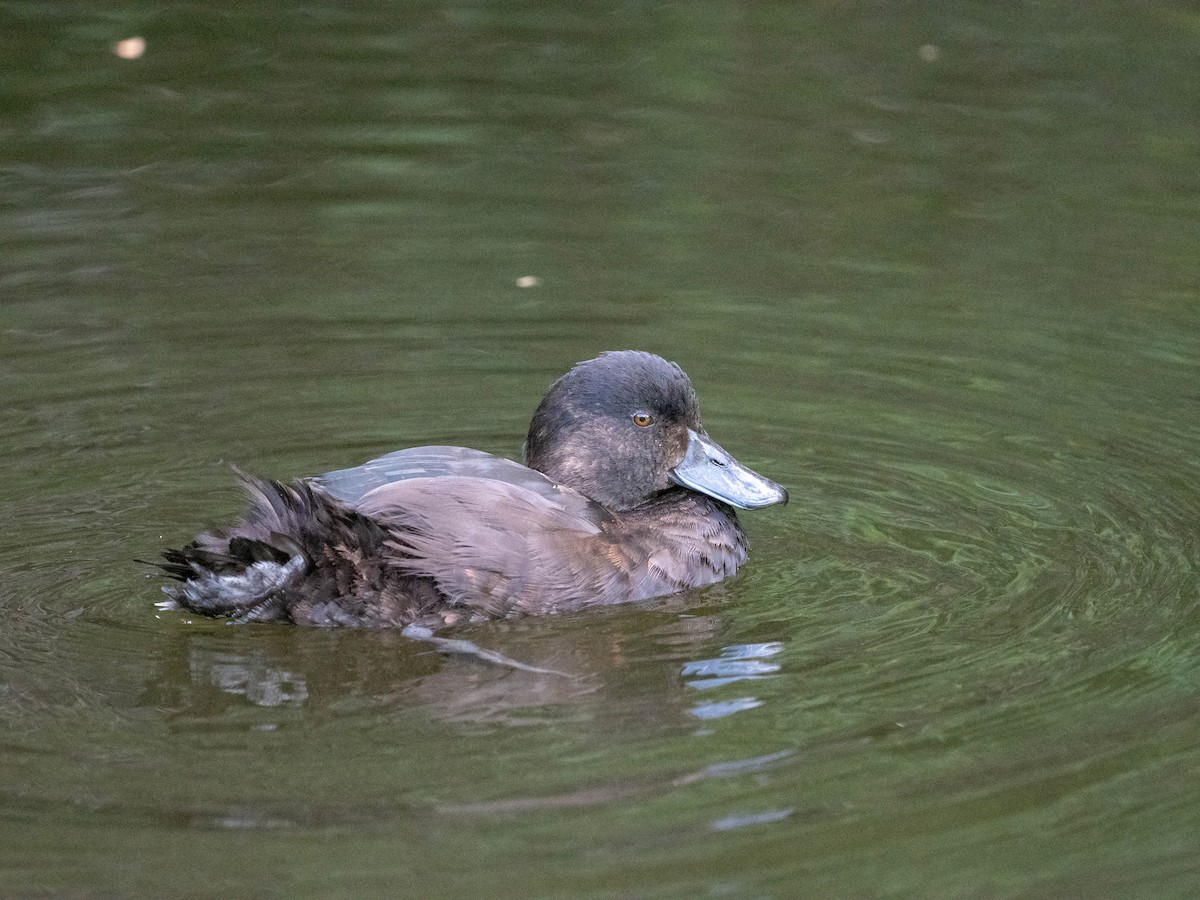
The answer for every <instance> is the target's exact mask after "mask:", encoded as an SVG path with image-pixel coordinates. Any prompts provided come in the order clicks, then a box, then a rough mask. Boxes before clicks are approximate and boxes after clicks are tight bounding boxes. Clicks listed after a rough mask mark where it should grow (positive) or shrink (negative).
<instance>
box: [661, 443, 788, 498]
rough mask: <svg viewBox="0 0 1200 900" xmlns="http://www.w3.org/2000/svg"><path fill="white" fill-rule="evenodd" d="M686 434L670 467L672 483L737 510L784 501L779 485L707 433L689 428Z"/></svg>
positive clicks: (783, 494) (782, 488)
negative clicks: (680, 456)
mask: <svg viewBox="0 0 1200 900" xmlns="http://www.w3.org/2000/svg"><path fill="white" fill-rule="evenodd" d="M688 436H689V438H688V446H687V452H686V453H684V455H683V459H682V460H681V461H680V463H679V465H677V466H676V467H675V468H674V469H672V470H671V480H672V481H673V482H675V483H676V484H678V485H680V486H681V487H685V488H689V489H690V490H693V491H699V492H700V493H701V494H708V496H710V497H715V498H716V499H717V500H720V501H721V502H723V503H728V504H729V505H730V506H736V507H738V508H739V509H757V508H758V507H760V506H773V505H774V504H776V503H787V500H788V492H787V490H786V489H785V488H784V487H783V486H782V485H778V484H776V483H775V482H773V481H771V479H769V478H763V476H761V475H759V474H758V473H757V472H755V471H754V470H753V469H747V468H746V467H745V466H743V465H742V464H741V463H740V462H738V461H737V460H736V459H734V458H733V456H732V455H730V453H729V452H728V451H727V450H726V449H725V448H724V447H722V446H721V445H720V444H718V443H717V442H716V441H714V440H713V439H712V438H710V437H709V436H708V435H705V434H698V433H696V432H695V431H689V432H688Z"/></svg>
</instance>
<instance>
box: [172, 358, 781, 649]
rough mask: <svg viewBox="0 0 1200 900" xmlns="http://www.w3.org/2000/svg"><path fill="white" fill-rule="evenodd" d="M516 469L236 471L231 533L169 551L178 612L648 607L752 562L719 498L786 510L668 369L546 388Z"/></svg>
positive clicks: (342, 618)
mask: <svg viewBox="0 0 1200 900" xmlns="http://www.w3.org/2000/svg"><path fill="white" fill-rule="evenodd" d="M526 459H527V461H528V464H529V465H528V466H522V465H520V464H518V463H515V462H512V461H511V460H505V459H501V458H499V457H494V456H490V455H489V454H486V453H481V452H479V451H476V450H468V449H464V448H460V447H420V448H414V449H411V450H402V451H397V452H396V453H392V454H388V455H387V456H384V457H381V458H379V459H377V460H372V461H371V462H369V463H366V464H364V465H362V466H359V467H357V468H354V469H346V470H342V471H338V472H330V473H328V474H326V475H322V476H318V477H316V478H313V479H310V480H300V481H295V482H292V483H290V484H281V483H279V482H274V481H260V480H256V479H251V478H245V485H246V489H247V491H248V493H249V495H250V508H249V510H248V512H247V513H246V515H245V517H244V518H243V519H242V520H241V521H240V522H238V523H237V524H236V525H235V526H233V527H232V528H230V529H229V530H227V531H222V532H213V533H209V534H202V535H200V536H199V537H198V538H197V539H196V540H195V541H194V542H193V543H191V544H189V545H188V546H186V547H184V548H182V549H180V550H168V551H167V552H165V553H164V554H163V556H164V559H165V562H164V563H162V564H161V568H162V570H163V571H164V572H166V574H167V575H169V576H171V577H172V578H174V579H177V580H178V581H179V582H180V584H179V585H178V586H176V587H173V588H169V589H167V592H168V594H169V596H170V597H171V598H172V601H171V602H172V603H174V604H177V605H179V606H181V607H183V608H185V609H189V610H191V611H193V612H197V613H202V614H204V615H210V616H224V617H229V618H233V619H236V620H239V621H268V620H282V621H291V622H298V623H303V624H311V625H326V626H328V625H366V626H404V625H408V624H418V625H424V626H437V625H441V624H444V623H446V622H453V621H457V620H460V619H464V618H466V619H476V618H488V617H496V616H508V615H514V614H523V613H549V612H556V611H560V610H571V609H580V608H584V607H587V606H590V605H593V604H603V603H615V602H624V601H630V600H643V599H647V598H650V597H656V596H661V595H664V594H671V593H676V592H678V591H682V590H687V589H688V588H693V587H700V586H702V585H706V584H712V583H714V582H716V581H720V580H721V579H723V578H727V577H729V576H730V575H732V574H733V573H734V572H735V571H736V570H737V568H738V566H740V565H741V564H742V563H743V562H744V561H745V558H746V541H745V537H744V534H743V532H742V529H741V526H740V525H739V523H738V520H737V515H736V514H735V512H734V510H733V508H732V507H731V506H730V505H729V504H731V503H733V504H737V505H741V506H764V505H768V504H770V503H776V502H786V498H787V494H786V492H785V491H783V489H782V488H780V487H779V486H778V485H775V484H774V483H773V482H770V481H768V480H767V479H765V478H762V476H760V475H757V474H756V473H753V472H751V471H750V470H748V469H746V468H745V467H743V466H740V464H738V463H737V462H736V460H734V459H733V458H732V457H731V456H729V455H728V454H727V453H725V451H724V450H722V449H721V448H720V447H719V446H718V445H716V444H714V443H712V441H711V440H710V439H709V438H708V437H707V435H705V433H704V431H703V429H702V427H701V426H700V419H699V411H698V406H697V403H696V398H695V393H694V391H693V390H692V386H691V383H690V381H688V378H687V376H686V375H685V374H684V373H683V371H682V370H681V369H679V367H678V366H676V365H674V364H673V363H668V362H667V361H666V360H663V359H661V358H660V357H657V356H653V355H652V354H648V353H639V352H635V351H622V352H617V353H607V354H604V355H602V356H600V357H598V358H597V359H594V360H589V361H587V362H584V363H580V364H579V365H578V366H576V367H575V368H574V369H572V370H571V371H570V372H568V373H567V374H566V375H564V376H563V377H562V378H560V379H559V380H558V381H556V382H555V383H554V385H552V386H551V388H550V391H549V392H548V393H547V395H546V397H545V398H544V399H543V400H542V402H541V404H540V405H539V407H538V409H537V411H536V413H535V414H534V418H533V422H532V424H531V425H530V431H529V439H528V441H527V444H526Z"/></svg>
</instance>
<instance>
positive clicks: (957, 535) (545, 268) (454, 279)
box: [0, 2, 1200, 898]
mask: <svg viewBox="0 0 1200 900" xmlns="http://www.w3.org/2000/svg"><path fill="white" fill-rule="evenodd" d="M130 35H142V36H144V37H145V39H146V42H147V44H146V52H145V55H144V56H143V57H142V58H140V59H137V60H128V61H127V60H122V59H118V58H117V57H116V56H115V55H114V54H113V53H112V52H111V45H112V44H113V42H115V41H117V40H119V39H121V38H125V37H128V36H130ZM0 59H3V60H4V63H3V67H4V72H3V82H2V84H0V510H3V515H2V516H0V609H2V610H3V613H4V616H5V620H4V625H3V627H2V628H0V848H3V849H2V851H0V894H3V895H4V896H16V897H23V896H31V897H33V896H36V897H42V896H72V897H91V896H104V897H109V896H144V897H158V896H280V897H304V896H402V895H410V896H431V895H438V896H451V895H454V896H481V895H496V896H514V897H515V896H581V895H582V896H635V897H705V896H733V897H780V898H784V897H823V896H831V897H832V896H853V897H870V896H879V897H908V896H914V897H922V896H929V897H947V896H968V897H1027V896H1045V897H1050V896H1054V897H1061V896H1079V897H1083V896H1088V897H1093V896H1139V897H1154V898H1160V897H1191V896H1195V895H1196V894H1197V893H1198V892H1200V861H1198V858H1197V847H1200V786H1198V785H1200V778H1198V776H1200V603H1198V601H1200V575H1198V571H1200V569H1198V565H1197V562H1198V558H1200V516H1198V514H1197V512H1198V510H1200V460H1198V457H1197V447H1198V446H1200V315H1198V311H1200V307H1198V301H1200V253H1198V250H1200V102H1198V100H1197V98H1200V17H1198V16H1197V15H1196V13H1195V10H1194V9H1193V8H1192V7H1191V6H1189V5H1188V4H1184V3H1167V2H1148V3H1142V4H1137V5H1135V6H1130V5H1128V4H1122V3H1117V2H1101V3H1095V4H1087V5H1085V6H1081V7H1079V8H1078V9H1076V8H1075V7H1074V6H1072V5H1069V4H1041V5H1035V4H1026V5H1019V6H1018V5H1012V4H1005V5H1000V4H992V3H986V2H964V3H956V4H940V5H939V4H928V5H924V6H916V7H914V6H904V7H901V6H896V7H895V8H892V7H889V6H887V5H884V6H875V7H865V6H857V7H856V6H854V5H837V4H816V5H797V4H784V3H768V4H757V5H755V4H751V5H734V4H720V3H689V4H662V5H660V4H654V3H600V4H589V5H579V4H567V3H561V4H552V3H544V4H543V3H536V2H528V3H507V4H500V3H490V4H489V3H467V2H462V3H451V4H445V5H437V4H379V3H343V4H337V5H333V4H303V5H299V4H297V5H293V4H285V3H260V4H253V5H249V4H234V3H220V2H218V3H208V4H174V3H158V4H148V3H140V4H139V3H131V4H125V5H122V6H114V7H111V8H100V7H93V6H91V5H88V4H72V3H37V2H14V3H9V4H5V6H4V7H3V8H0ZM523 277H532V278H535V279H537V282H536V284H535V285H534V286H531V287H520V286H518V279H521V278H523ZM625 347H634V348H641V349H647V350H654V351H656V352H659V353H662V354H664V355H666V356H668V357H670V358H672V359H676V360H677V361H679V362H680V364H681V365H683V367H684V368H685V369H686V370H687V371H688V372H689V373H690V374H691V376H692V378H693V380H694V382H695V383H696V386H697V389H698V391H699V393H700V397H701V401H702V410H703V413H704V417H705V423H706V425H707V426H708V428H709V431H710V432H711V433H712V435H713V436H714V437H715V438H716V439H717V440H719V441H720V442H721V443H722V444H724V445H725V446H726V447H727V448H729V449H730V450H731V451H732V452H734V453H735V454H736V455H737V456H738V457H739V458H740V459H741V460H742V461H744V462H745V463H747V464H748V465H751V466H753V467H754V468H756V469H758V470H760V471H762V472H764V473H766V474H767V475H769V476H770V477H772V478H774V479H777V480H778V481H780V482H782V483H784V484H786V485H787V486H788V487H789V489H790V490H791V494H792V503H791V504H790V505H789V506H787V507H785V508H775V509H771V510H764V511H761V512H758V513H751V514H747V515H745V517H744V521H745V523H746V526H747V530H748V531H749V533H750V538H751V542H752V552H751V559H750V563H749V565H748V566H747V567H746V569H745V570H744V574H743V575H742V576H740V577H739V578H738V579H737V580H735V581H733V582H731V583H727V584H724V585H720V586H717V587H715V588H713V589H709V590H705V591H701V592H697V593H695V594H691V595H686V596H681V597H674V598H668V599H664V600H660V601H655V602H653V603H650V604H647V605H646V606H643V607H630V608H620V609H612V610H606V611H601V612H597V613H588V614H580V615H569V616H560V617H553V618H549V619H544V620H523V621H513V622H502V623H494V624H490V625H487V626H480V627H474V628H470V629H465V630H461V631H459V632H457V633H456V634H455V636H456V637H465V638H469V639H471V640H474V641H476V642H477V643H479V644H481V645H483V646H486V647H488V648H490V649H493V650H496V651H499V652H502V653H505V654H507V655H509V656H512V657H515V658H517V659H520V660H522V661H525V662H528V663H531V664H535V665H540V666H545V667H549V668H553V669H558V670H565V671H569V672H571V673H573V674H574V675H575V676H576V677H575V678H573V679H571V680H564V679H557V678H552V677H546V676H538V675H532V674H527V673H522V672H516V671H510V670H506V669H500V668H497V667H493V666H487V665H484V664H481V663H479V662H474V661H471V660H467V659H460V658H445V657H442V656H439V655H436V654H431V653H429V652H428V650H427V649H426V648H424V647H423V646H421V645H416V644H413V643H411V642H408V641H406V640H404V639H402V638H401V637H400V636H399V635H395V634H390V633H370V632H322V631H317V630H304V629H289V628H283V627H274V626H258V627H255V626H247V627H231V626H227V625H224V624H222V623H215V622H208V621H192V620H190V619H189V618H188V617H186V616H183V615H180V614H173V613H158V612H157V611H156V610H155V608H154V606H153V605H152V604H153V602H154V601H155V600H157V599H159V598H160V595H159V593H158V587H159V583H158V582H156V581H154V580H152V579H149V580H148V579H147V578H146V577H145V576H144V574H143V571H142V569H141V568H140V567H139V566H137V565H135V564H134V563H132V562H131V560H132V559H133V558H135V557H138V558H146V557H150V556H153V555H154V554H156V553H157V552H158V551H159V550H161V549H162V548H163V547H167V546H172V545H178V544H179V542H181V541H184V540H187V539H188V538H190V536H191V535H192V534H193V533H194V532H195V531H196V530H198V529H199V528H202V527H204V526H207V525H212V524H219V523H221V522H224V521H228V520H229V519H230V518H231V517H233V516H234V515H236V513H237V511H238V509H239V505H240V499H239V497H238V495H237V491H236V489H235V487H234V479H233V476H232V474H231V471H230V469H229V464H230V463H234V464H237V465H239V466H241V467H243V468H246V469H248V470H250V471H253V472H257V473H261V474H266V475H272V476H276V477H290V476H294V475H301V474H311V473H315V472H320V471H325V470H329V469H333V468H340V467H344V466H348V465H353V464H355V463H357V462H360V461H362V460H364V459H366V458H368V457H370V456H373V455H377V454H379V453H382V452H386V451H388V450H392V449H395V448H398V447H402V446H408V445H417V444H426V443H454V444H463V445H468V446H473V447H479V448H481V449H484V450H488V451H492V452H498V453H504V454H508V455H515V454H516V453H517V452H518V451H519V446H520V442H521V439H522V437H523V433H524V429H525V427H526V424H527V421H528V417H529V415H530V413H531V412H532V410H533V408H534V406H535V405H536V403H537V400H538V399H539V398H540V396H541V393H542V392H543V390H544V389H545V387H546V386H547V385H548V384H549V382H550V381H551V380H552V379H553V378H554V377H556V376H557V375H558V374H560V373H561V372H562V371H564V370H565V369H566V368H567V367H568V366H569V365H570V364H572V363H573V362H575V361H576V360H579V359H584V358H587V357H590V356H593V355H594V354H595V353H596V352H598V351H600V350H603V349H612V348H625Z"/></svg>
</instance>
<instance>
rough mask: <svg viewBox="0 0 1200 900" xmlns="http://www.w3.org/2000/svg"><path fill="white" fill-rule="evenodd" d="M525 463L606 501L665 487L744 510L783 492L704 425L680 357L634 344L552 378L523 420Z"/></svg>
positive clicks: (611, 504) (612, 504)
mask: <svg viewBox="0 0 1200 900" xmlns="http://www.w3.org/2000/svg"><path fill="white" fill-rule="evenodd" d="M525 463H526V465H528V466H529V467H530V468H533V469H537V470H538V471H539V472H542V473H543V474H544V475H546V476H547V477H549V478H550V479H552V480H554V481H556V482H557V483H559V484H562V485H566V486H567V487H570V488H573V489H574V490H576V491H579V492H580V493H581V494H583V495H584V496H586V497H588V498H590V499H592V500H595V501H596V502H597V503H599V504H601V505H603V506H605V507H607V508H608V509H612V510H629V509H633V508H634V507H636V506H638V505H640V504H642V503H644V502H645V501H646V500H648V499H649V498H650V497H652V496H654V495H655V494H657V493H659V492H661V491H665V490H667V489H668V488H670V487H672V486H678V487H682V488H686V489H688V490H692V491H698V492H699V493H702V494H707V495H708V496H710V497H714V498H716V499H717V500H720V501H721V502H723V503H728V504H729V505H730V506H736V507H739V508H742V509H752V508H756V507H759V506H770V505H772V504H774V503H786V502H787V498H788V495H787V491H786V490H785V489H784V488H783V487H781V486H780V485H778V484H776V483H775V482H773V481H771V480H769V479H767V478H764V477H763V476H762V475H759V474H758V473H757V472H754V471H752V470H751V469H748V468H746V467H745V466H743V465H742V464H741V463H739V462H738V461H737V460H736V459H734V458H733V456H731V455H730V454H729V453H728V452H727V451H726V450H724V449H723V448H722V447H721V446H720V445H719V444H717V443H716V442H715V441H713V440H712V438H710V437H709V436H708V435H707V434H706V433H705V431H704V428H703V426H701V424H700V408H699V404H698V402H697V400H696V392H695V390H694V389H693V388H692V382H691V381H690V380H689V379H688V377H687V375H685V374H684V372H683V370H682V369H680V368H679V366H677V365H675V363H672V362H667V360H665V359H663V358H662V357H660V356H655V355H654V354H653V353H643V352H640V351H637V350H620V351H614V352H610V353H603V354H601V355H600V356H598V357H596V358H595V359H589V360H587V361H586V362H581V363H579V364H578V365H576V366H575V367H574V368H573V369H571V371H569V372H568V373H567V374H566V375H564V376H562V377H561V378H560V379H558V381H556V382H554V384H553V385H551V386H550V390H549V391H548V392H547V393H546V396H545V397H544V398H543V399H542V402H541V404H540V405H539V406H538V408H537V412H535V413H534V415H533V421H532V422H531V423H530V426H529V437H528V439H527V440H526V442H525Z"/></svg>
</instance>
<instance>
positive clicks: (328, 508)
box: [157, 473, 428, 624]
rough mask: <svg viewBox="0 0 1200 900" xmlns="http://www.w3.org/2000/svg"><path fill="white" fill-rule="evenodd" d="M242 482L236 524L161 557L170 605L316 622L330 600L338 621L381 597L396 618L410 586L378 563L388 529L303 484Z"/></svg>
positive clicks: (392, 535)
mask: <svg viewBox="0 0 1200 900" xmlns="http://www.w3.org/2000/svg"><path fill="white" fill-rule="evenodd" d="M239 475H241V473H239ZM241 477H242V482H243V485H244V487H245V489H246V492H247V494H248V495H249V499H250V507H249V510H248V511H247V513H246V515H245V516H244V517H243V518H242V520H241V521H240V522H238V523H237V524H236V525H234V526H233V527H232V528H230V529H228V530H226V531H216V532H211V533H205V534H202V535H200V536H199V537H198V538H197V539H196V540H195V541H193V542H192V543H190V544H188V545H187V546H185V547H182V548H179V549H171V550H166V551H164V553H163V554H162V556H163V561H162V562H160V563H158V564H157V565H158V567H159V569H160V570H161V571H162V572H163V573H164V574H166V575H167V576H168V577H170V578H172V579H175V580H176V581H178V582H179V584H178V585H175V586H173V587H168V588H164V592H165V593H166V594H167V595H168V596H169V597H170V598H171V599H172V600H173V601H174V602H175V603H177V604H178V605H179V606H180V607H182V608H184V609H188V610H191V611H193V612H197V613H201V614H203V615H208V616H227V617H232V618H234V619H237V620H239V621H261V620H288V621H296V620H300V619H303V620H304V621H311V622H314V623H318V624H320V623H321V622H322V621H326V620H329V617H330V616H331V615H332V614H333V611H332V610H331V609H330V604H329V600H331V599H332V598H335V597H336V598H337V601H338V608H337V611H336V612H337V615H338V616H339V617H340V619H342V620H344V619H345V618H346V615H351V616H353V615H354V613H353V611H354V610H355V609H356V608H358V609H362V610H363V612H362V618H363V619H364V621H365V619H366V618H367V617H368V616H374V615H377V613H369V612H368V610H376V609H378V608H379V607H380V597H381V596H382V595H390V598H391V600H392V601H393V602H392V603H391V605H390V607H389V606H388V605H387V604H384V608H385V609H390V610H391V611H392V613H393V614H394V613H396V606H397V602H398V601H400V600H402V599H403V596H404V589H405V588H408V589H411V588H413V587H414V585H412V584H411V583H409V582H411V581H412V576H408V575H405V574H403V573H399V572H396V571H395V570H389V568H388V566H387V565H386V563H385V560H384V547H385V544H386V543H387V542H389V541H394V540H395V539H396V537H397V535H396V532H395V530H394V529H393V528H390V527H388V526H385V525H383V524H381V523H379V522H378V521H376V520H374V519H372V518H370V517H368V516H365V515H363V514H361V513H359V512H357V511H355V510H354V509H352V508H350V507H349V506H346V505H345V504H343V503H342V502H340V501H338V500H335V499H333V498H332V497H329V496H328V495H326V494H324V493H323V492H322V491H321V490H320V489H319V488H316V487H314V486H313V485H312V484H309V483H307V482H304V481H296V482H292V483H291V484H282V483H280V482H277V481H268V480H260V479H255V478H250V477H248V476H246V475H241ZM409 593H410V594H411V593H413V592H412V590H409ZM417 593H422V592H421V591H417ZM423 593H428V591H427V590H426V591H425V592H423ZM385 599H387V597H385ZM348 609H349V610H350V612H349V613H347V610H348ZM414 612H415V611H414ZM339 624H345V622H344V621H339Z"/></svg>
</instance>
